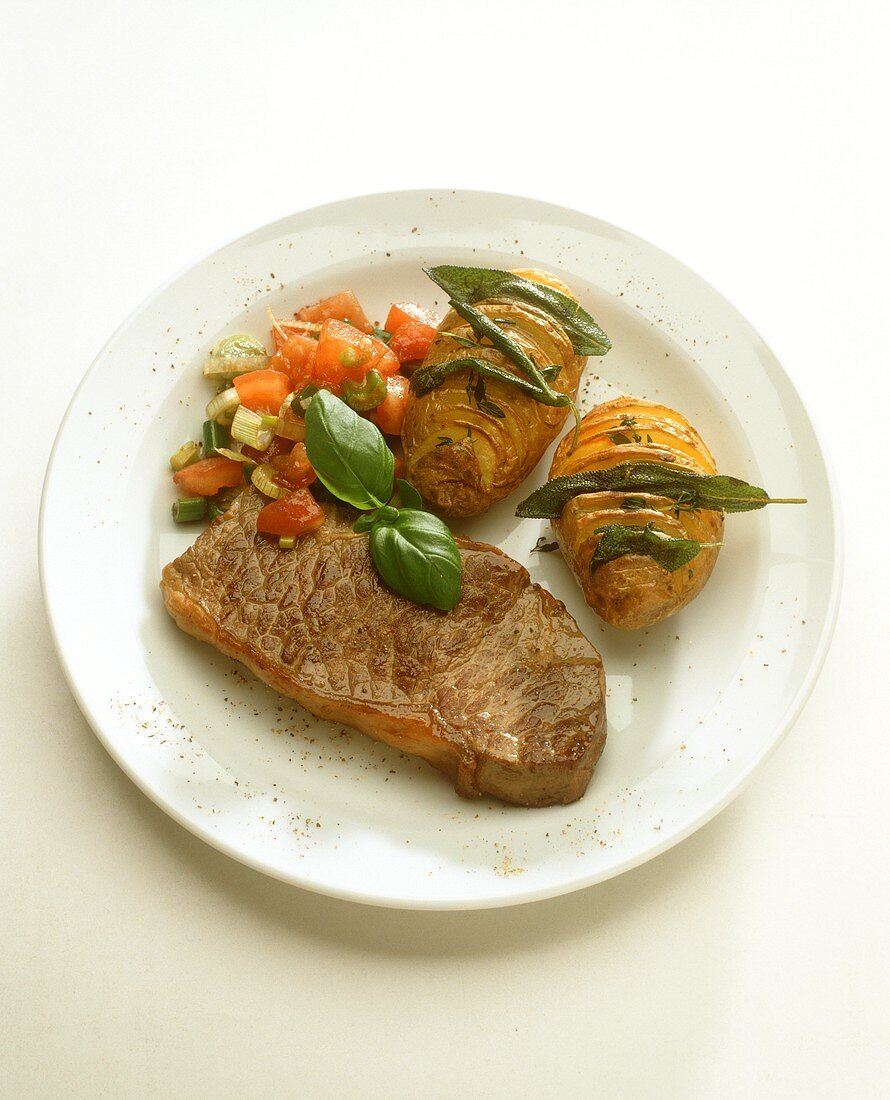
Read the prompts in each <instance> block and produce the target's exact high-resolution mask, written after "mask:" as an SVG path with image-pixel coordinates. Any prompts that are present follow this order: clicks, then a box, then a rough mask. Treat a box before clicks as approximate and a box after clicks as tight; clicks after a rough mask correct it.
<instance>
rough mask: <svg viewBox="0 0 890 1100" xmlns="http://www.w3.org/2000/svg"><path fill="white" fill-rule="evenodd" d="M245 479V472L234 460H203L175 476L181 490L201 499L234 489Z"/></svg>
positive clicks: (174, 478)
mask: <svg viewBox="0 0 890 1100" xmlns="http://www.w3.org/2000/svg"><path fill="white" fill-rule="evenodd" d="M243 479H244V470H243V469H242V466H241V463H240V462H236V461H235V460H234V458H203V459H201V461H200V462H193V463H192V464H191V466H186V467H184V469H182V470H180V471H179V472H178V473H175V474H174V475H173V480H174V481H175V482H176V484H177V485H178V486H179V487H180V489H183V490H184V491H185V492H186V493H193V494H194V495H196V496H199V497H212V496H213V495H214V494H215V493H218V492H219V490H220V489H232V488H234V487H235V486H236V485H240V484H241V482H242V481H243Z"/></svg>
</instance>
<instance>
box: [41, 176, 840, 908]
mask: <svg viewBox="0 0 890 1100" xmlns="http://www.w3.org/2000/svg"><path fill="white" fill-rule="evenodd" d="M405 196H425V197H431V198H437V199H438V198H441V199H443V200H446V199H448V198H455V197H458V198H461V199H469V200H472V199H476V198H484V199H488V200H495V201H501V200H505V201H507V202H513V203H516V202H519V203H528V204H530V205H532V206H534V207H537V208H546V209H548V210H549V211H550V212H551V213H552V214H554V215H562V216H564V217H569V218H573V219H577V218H581V219H583V220H587V221H593V222H598V223H599V224H600V225H603V226H606V227H608V228H609V229H613V230H615V231H616V232H618V233H620V234H621V235H622V236H623V237H624V238H626V239H630V240H636V241H639V242H640V243H641V244H643V245H644V246H645V247H646V248H648V249H653V250H655V251H656V252H657V253H659V254H660V255H662V256H664V257H666V258H667V259H669V260H670V261H671V262H672V263H674V264H676V265H678V266H679V267H682V268H684V269H685V270H686V271H689V272H691V273H692V274H693V275H694V276H695V277H696V278H697V279H698V280H699V281H700V282H702V283H703V284H705V285H706V286H707V287H709V288H710V289H711V290H712V291H713V292H714V293H715V294H717V295H718V296H719V297H720V298H721V299H722V300H723V302H724V303H726V304H727V305H728V306H729V307H730V308H731V309H732V310H733V311H734V312H735V313H736V314H737V315H738V316H739V317H740V318H742V319H743V320H744V322H745V323H746V324H747V325H748V327H749V328H750V329H751V332H752V333H753V334H754V335H755V336H756V337H757V339H758V340H759V341H760V342H761V343H762V344H763V346H764V347H765V348H766V349H767V351H768V352H769V354H770V356H771V358H772V360H773V361H774V362H775V364H776V366H777V367H778V369H779V371H780V372H781V373H782V374H783V375H784V376H785V378H786V379H787V381H788V382H789V384H790V385H791V387H792V389H793V391H794V392H795V394H796V396H797V398H798V400H799V401H800V405H801V408H802V410H803V412H804V414H805V416H806V418H807V420H808V421H809V425H810V427H811V429H812V432H813V438H814V442H815V444H816V448H817V452H818V458H819V459H820V460H821V462H822V465H823V468H824V471H825V478H826V482H827V486H828V494H829V505H830V511H831V518H832V529H833V541H832V558H833V563H832V575H831V587H830V591H829V593H828V600H827V606H826V615H825V620H824V623H823V626H822V630H821V633H820V636H819V638H818V641H817V643H816V647H815V651H814V653H815V655H814V658H813V660H812V661H811V662H810V665H809V668H808V669H807V672H806V675H805V676H804V678H803V680H802V682H801V684H800V686H799V687H798V689H797V691H796V693H795V694H794V696H793V697H792V698H791V700H790V701H789V703H788V705H787V707H786V709H785V712H784V713H783V715H782V716H781V718H780V719H779V721H778V723H777V726H776V733H775V735H774V736H773V737H772V739H771V740H770V741H769V743H768V744H766V745H765V746H764V747H763V749H762V750H761V751H760V752H759V753H758V754H757V755H755V756H754V757H753V758H752V759H751V761H750V762H749V764H748V765H747V767H746V768H745V770H744V771H742V772H741V773H740V774H739V775H738V777H737V778H736V779H735V781H734V783H733V784H732V785H731V786H730V788H729V789H728V790H727V791H725V792H724V793H723V794H722V795H721V796H720V797H718V798H715V799H714V800H713V801H712V802H711V803H709V804H707V805H706V806H705V807H704V808H703V809H702V810H701V811H700V812H699V813H698V814H695V815H694V816H693V817H692V818H691V819H690V820H689V821H688V822H687V824H686V825H685V826H684V827H683V828H681V829H679V830H678V831H676V832H674V833H671V834H670V835H669V836H667V837H666V838H664V839H661V840H657V841H655V842H654V843H653V844H651V845H650V846H648V847H645V848H643V849H641V850H639V851H637V852H635V853H632V854H630V855H628V856H627V857H626V858H624V859H622V860H619V861H618V862H617V863H615V864H611V865H609V866H608V867H607V868H604V869H602V870H600V871H594V872H592V873H589V874H587V875H580V876H578V877H576V878H573V879H572V880H571V881H568V882H565V881H563V882H560V883H557V884H554V885H552V886H542V887H537V888H531V889H525V890H523V889H521V888H517V889H516V890H515V891H513V892H510V893H508V894H498V895H491V896H485V897H472V898H468V899H452V900H448V899H442V898H430V899H422V898H418V897H415V896H411V897H406V896H398V895H396V894H391V895H380V894H368V893H366V892H365V891H362V890H357V889H356V890H353V889H349V888H342V887H337V886H329V885H327V884H323V883H319V882H317V881H315V880H313V879H311V878H307V877H305V876H301V875H300V874H299V873H298V872H297V871H296V870H295V869H294V870H293V871H291V872H288V871H286V870H285V869H283V868H281V867H279V866H277V865H275V864H274V863H272V862H271V861H269V860H266V859H264V858H263V857H262V856H261V855H259V854H256V853H254V852H251V851H248V850H245V849H243V848H238V847H237V846H235V845H234V844H232V843H230V842H229V841H227V840H226V839H225V838H224V837H222V836H220V835H218V834H216V833H214V832H213V831H212V830H210V829H209V828H207V827H206V826H205V825H204V824H203V822H201V821H200V820H199V819H196V818H191V817H188V816H187V815H185V814H184V813H182V812H181V811H180V809H179V808H178V806H177V805H176V804H175V803H174V802H173V801H172V800H171V799H170V798H168V797H166V796H165V795H164V793H163V792H162V791H160V790H156V789H155V788H154V787H152V786H151V785H150V784H149V783H148V782H147V780H146V779H145V778H144V777H143V775H142V774H141V773H140V772H139V771H138V770H137V769H135V768H134V767H131V766H130V764H129V762H128V761H127V760H126V758H125V757H124V755H123V753H122V752H120V751H119V750H118V748H117V745H116V743H115V740H114V739H113V738H112V737H111V736H110V735H107V734H106V733H105V731H104V729H103V725H102V722H101V721H100V720H99V717H98V715H97V714H96V713H94V710H93V708H92V707H91V706H90V703H89V702H88V700H87V699H86V698H85V697H84V696H83V694H82V692H81V690H80V688H79V686H78V684H77V681H76V679H75V676H74V673H73V671H72V669H71V666H70V664H69V661H68V659H67V655H66V652H65V650H64V647H63V645H62V640H61V638H60V635H59V631H58V626H57V622H56V618H55V615H54V612H53V607H52V602H51V600H50V599H49V597H48V588H49V585H48V579H47V558H46V546H47V542H48V537H49V536H48V531H47V516H46V513H47V508H48V499H49V497H50V493H51V484H52V479H53V469H54V466H55V463H56V460H57V458H58V452H59V447H60V443H61V440H62V437H63V435H64V432H65V428H66V425H67V423H68V420H69V418H70V416H71V415H72V411H73V409H74V407H75V405H76V403H77V399H78V397H79V395H80V392H81V390H82V389H83V388H84V386H85V385H86V383H87V381H88V380H89V378H90V377H91V376H92V374H93V372H94V371H95V370H96V369H97V368H98V366H99V364H100V362H101V361H102V359H103V358H104V356H105V354H106V352H107V350H108V349H109V347H110V346H111V345H112V344H113V343H114V341H115V340H116V339H117V337H118V335H119V334H120V333H121V332H122V331H123V330H124V329H126V328H127V326H128V325H129V324H130V322H131V321H133V320H134V319H135V318H136V317H138V316H139V315H140V314H141V313H142V312H143V311H144V310H145V309H147V308H148V307H150V305H151V304H152V302H154V301H155V299H157V298H158V297H160V296H161V295H162V294H163V293H164V292H165V291H166V290H167V289H168V288H169V287H170V286H172V285H173V284H174V283H176V282H177V281H178V280H179V279H180V278H181V277H182V276H184V275H186V274H187V273H188V272H189V271H191V270H192V269H193V268H195V267H197V266H198V265H199V264H201V263H203V262H204V261H205V260H208V259H210V258H212V257H213V256H215V255H216V254H217V253H219V252H222V251H224V250H226V249H229V248H232V247H234V246H236V245H238V244H239V243H240V242H242V241H245V240H247V239H248V238H250V237H253V236H255V235H256V234H258V233H262V234H268V233H271V232H273V231H274V230H275V229H276V228H277V227H278V226H283V225H284V224H285V223H288V222H290V221H291V220H292V219H293V218H295V217H299V216H307V215H321V214H322V213H323V212H324V211H329V210H332V209H335V208H337V207H343V206H350V205H352V204H354V203H357V202H367V201H369V200H383V201H386V200H390V201H393V200H398V199H400V198H404V197H405ZM844 556H845V539H844V526H843V513H842V506H841V502H840V494H839V492H838V484H837V477H836V474H835V470H834V466H833V463H832V460H831V457H830V452H829V450H828V449H827V447H826V445H825V435H824V433H823V431H822V427H821V421H820V418H819V416H818V415H815V414H814V413H813V410H812V406H811V405H810V403H809V402H808V400H807V397H806V384H805V383H804V384H803V385H801V382H800V379H799V377H798V376H797V375H796V373H795V371H794V370H789V369H788V368H787V367H786V366H785V364H784V363H783V362H782V361H781V360H779V358H778V357H777V356H776V355H775V354H774V353H773V352H772V349H771V348H770V346H769V344H768V343H767V342H766V341H765V340H764V339H763V337H762V336H761V335H760V333H759V331H758V330H757V329H756V328H755V327H754V326H753V325H752V324H751V322H750V321H749V320H748V319H747V317H746V316H745V315H744V314H742V313H741V311H740V310H739V309H738V308H737V307H736V306H735V305H734V304H733V303H732V302H731V301H730V299H728V298H727V297H726V296H725V295H724V294H723V293H722V291H720V290H719V289H718V288H717V287H716V286H715V285H714V284H713V283H712V282H710V280H708V279H705V278H704V277H703V276H701V275H700V274H699V273H698V271H696V270H695V269H694V268H691V267H690V266H689V265H688V264H686V263H684V262H683V261H682V260H679V259H677V258H676V257H675V256H674V255H673V254H672V253H669V252H667V251H666V250H665V249H663V248H661V247H660V246H659V245H657V244H653V243H652V242H651V241H649V240H646V239H645V238H642V237H639V236H637V235H636V234H634V233H632V232H629V231H627V230H625V229H623V228H621V227H620V226H616V225H614V224H612V223H610V222H606V221H604V220H603V219H602V218H599V217H597V216H596V215H594V214H589V213H587V212H585V211H582V210H577V209H575V208H574V207H569V206H564V205H562V204H559V203H552V202H549V201H547V200H543V199H539V198H535V197H532V196H529V195H520V194H515V193H510V192H502V191H487V190H480V189H475V188H470V189H465V188H408V189H396V190H390V191H378V192H368V193H363V194H356V195H351V196H348V197H345V198H340V199H336V200H333V201H331V202H327V203H321V204H318V205H316V206H311V207H307V208H305V209H298V210H294V211H291V212H290V213H288V214H285V215H283V216H281V217H279V218H275V219H273V220H272V221H270V222H267V223H265V224H263V225H259V226H255V227H254V228H252V229H249V230H247V231H246V232H244V233H241V234H239V235H237V236H235V237H233V238H231V239H230V240H228V241H225V242H223V243H222V244H219V245H217V246H215V247H213V248H210V249H208V250H205V251H204V252H202V253H201V254H200V255H198V256H197V257H195V258H193V259H192V260H190V261H189V262H187V263H186V264H184V265H183V266H181V267H180V268H178V269H177V270H176V271H175V272H174V273H173V274H172V275H170V276H169V277H168V278H167V279H165V280H164V281H163V282H162V283H160V284H159V285H158V286H156V287H155V288H154V289H153V290H151V291H150V292H149V293H148V294H147V295H146V296H145V297H144V298H143V299H142V300H141V301H139V302H138V303H137V304H136V305H135V307H134V308H133V309H132V310H131V311H130V312H129V313H128V314H127V315H126V316H125V317H124V318H123V320H121V322H120V323H119V324H118V325H117V326H116V328H115V329H114V330H113V332H112V333H111V334H110V335H109V336H108V338H107V339H106V341H105V342H104V343H103V345H102V346H101V348H100V349H99V350H98V352H97V353H96V355H95V356H94V358H93V360H92V362H91V363H90V365H89V367H88V368H87V369H86V371H85V372H84V374H83V376H82V377H81V379H80V381H79V382H78V384H77V386H76V387H75V389H74V390H73V392H72V394H71V397H70V398H69V401H68V404H67V407H66V409H65V412H64V414H63V416H62V419H61V421H60V422H59V426H58V428H57V430H56V433H55V436H54V438H53V443H52V447H51V448H50V452H49V457H48V459H47V464H46V469H45V472H44V478H43V486H42V490H41V496H40V507H39V513H38V526H37V559H38V572H39V577H40V589H41V597H42V602H43V606H44V610H45V613H46V618H47V623H48V625H49V630H50V636H51V638H52V642H53V647H54V649H55V652H56V656H57V658H58V661H59V664H60V665H61V668H62V672H63V674H64V677H65V680H66V682H67V684H68V687H69V689H70V690H71V693H72V695H73V696H74V699H75V702H76V703H77V705H78V708H79V709H80V711H81V714H82V715H83V717H84V718H85V719H86V721H87V723H88V725H89V726H90V728H91V729H92V731H93V733H94V734H95V735H96V737H97V738H98V740H99V742H100V743H101V744H102V745H103V747H104V748H105V750H106V752H107V753H108V754H109V756H111V758H112V759H113V760H114V761H115V763H116V764H117V765H118V767H120V768H121V770H122V771H123V772H124V774H125V775H126V776H127V777H128V778H129V779H130V780H131V782H133V783H134V784H135V785H136V787H137V788H138V789H139V790H140V791H142V793H143V794H145V795H147V796H148V798H149V799H150V800H151V801H152V802H154V803H155V805H157V806H158V807H159V808H160V809H161V810H163V811H164V813H166V814H167V815H168V816H169V817H171V818H172V819H173V820H174V821H176V822H177V824H179V825H181V826H182V827H184V828H185V829H187V830H188V831H189V832H190V833H192V834H194V835H195V836H197V837H198V838H199V839H201V840H203V841H204V842H205V843H207V844H209V845H211V846H212V847H213V848H215V849H217V850H218V851H220V852H222V853H223V854H225V855H227V856H229V857H231V858H233V859H235V860H237V861H238V862H239V863H242V864H244V865H245V866H248V867H250V868H251V869H252V870H254V871H259V872H261V873H263V874H266V875H268V876H270V877H271V878H274V879H277V880H278V881H280V882H285V883H287V884H289V885H292V886H298V887H300V888H301V889H305V890H309V891H311V892H313V893H317V894H321V895H323V896H327V897H333V898H337V899H339V900H344V901H350V902H356V903H360V904H365V905H373V906H375V907H381V908H392V909H405V910H417V911H439V912H447V911H452V912H453V911H463V910H467V911H469V910H477V909H488V908H505V907H507V906H512V905H524V904H529V903H531V902H535V901H543V900H546V899H548V898H553V897H559V896H562V895H563V894H569V893H574V892H575V891H578V890H584V889H587V888H589V887H591V886H595V885H597V884H599V883H601V882H606V881H608V880H609V879H611V878H615V877H617V876H618V875H622V874H624V873H625V872H627V871H630V870H632V869H633V868H635V867H639V866H641V865H642V864H644V863H647V862H648V861H649V860H651V859H654V858H655V857H657V856H659V855H661V854H663V853H664V852H666V851H668V850H670V849H671V848H673V847H674V846H675V845H677V844H680V843H681V842H682V841H684V840H686V839H687V838H688V837H689V836H691V835H692V834H693V833H694V832H697V831H698V830H699V829H700V828H702V826H704V825H706V824H707V823H708V822H709V821H711V820H712V819H713V818H714V817H716V816H717V814H719V813H720V812H721V811H722V810H724V809H725V808H726V807H727V806H728V805H729V804H730V803H731V802H732V801H733V800H734V799H735V798H737V797H738V795H739V794H741V792H742V791H743V790H744V789H745V787H746V786H747V784H748V783H749V782H750V780H751V777H752V776H753V775H754V773H755V772H756V771H757V770H758V769H759V768H760V767H761V766H762V765H763V764H764V763H765V762H766V761H767V760H768V759H769V757H770V756H771V755H772V754H773V753H774V752H775V751H776V749H777V748H778V747H779V745H780V744H782V742H783V741H784V740H785V738H786V737H787V736H788V734H789V732H790V731H791V729H792V727H793V726H794V724H795V722H796V721H797V719H798V717H799V716H800V713H801V711H802V710H803V708H804V706H805V705H806V703H807V701H808V699H809V697H810V695H811V694H812V692H813V689H814V687H815V685H816V682H817V680H818V678H819V676H820V674H821V672H822V669H823V667H824V665H825V660H826V658H827V656H828V651H829V649H830V647H831V641H832V638H833V636H834V631H835V627H836V624H837V618H838V613H839V609H840V601H841V595H842V590H843V577H844Z"/></svg>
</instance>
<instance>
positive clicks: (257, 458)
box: [241, 435, 294, 466]
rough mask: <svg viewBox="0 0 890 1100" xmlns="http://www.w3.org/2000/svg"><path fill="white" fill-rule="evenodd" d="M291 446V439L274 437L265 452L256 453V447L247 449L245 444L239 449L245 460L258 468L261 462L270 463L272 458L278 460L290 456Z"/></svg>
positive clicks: (292, 442)
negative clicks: (253, 463)
mask: <svg viewBox="0 0 890 1100" xmlns="http://www.w3.org/2000/svg"><path fill="white" fill-rule="evenodd" d="M293 445H294V441H293V440H292V439H285V438H284V436H282V435H276V436H274V437H273V439H272V442H271V443H270V444H269V446H268V448H267V449H266V450H265V451H258V450H257V449H256V447H249V446H248V445H247V444H246V443H245V444H244V446H243V447H242V448H241V453H242V454H243V455H244V456H245V458H249V459H250V461H251V462H255V463H256V464H257V465H258V466H259V465H260V463H261V462H271V461H272V459H273V458H278V457H279V456H280V455H287V454H290V452H291V450H292V449H293Z"/></svg>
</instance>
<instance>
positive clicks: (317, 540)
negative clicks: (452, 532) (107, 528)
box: [161, 488, 606, 806]
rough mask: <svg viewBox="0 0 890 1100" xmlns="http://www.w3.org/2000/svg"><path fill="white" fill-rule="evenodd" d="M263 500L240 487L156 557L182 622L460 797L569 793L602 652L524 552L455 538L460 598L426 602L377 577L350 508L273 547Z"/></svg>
mask: <svg viewBox="0 0 890 1100" xmlns="http://www.w3.org/2000/svg"><path fill="white" fill-rule="evenodd" d="M263 503H264V501H263V498H262V497H261V496H260V495H259V493H257V492H256V490H254V489H251V488H248V489H246V490H245V491H244V492H243V493H242V494H241V496H240V497H239V498H238V500H237V501H236V502H235V504H234V505H233V506H232V507H231V508H230V509H229V511H228V512H226V514H225V515H224V516H221V517H220V518H219V519H217V520H216V521H215V522H214V523H212V524H211V525H210V526H209V527H208V528H207V530H206V531H204V532H203V533H202V534H201V535H200V536H199V537H198V539H197V541H196V542H195V545H194V546H193V547H192V548H191V549H190V550H188V551H186V553H185V554H183V555H182V557H179V558H177V559H176V560H175V561H174V562H171V563H170V564H169V565H168V566H166V568H165V569H164V573H163V579H162V581H161V589H162V591H163V594H164V601H165V603H166V605H167V609H168V610H169V612H170V614H171V615H172V616H173V618H174V619H175V620H176V622H177V623H178V624H179V626H180V627H182V629H183V630H185V631H187V632H188V633H189V634H193V635H194V636H195V637H196V638H200V639H201V640H202V641H205V642H210V643H211V645H214V646H215V647H216V648H217V649H219V650H220V651H221V652H223V653H225V654H228V655H229V656H230V657H234V658H236V659H237V660H239V661H241V662H242V663H243V664H244V665H246V666H247V667H248V668H249V669H251V670H252V671H253V672H254V673H256V675H257V676H259V677H260V679H261V680H264V681H265V682H266V683H267V684H270V685H271V686H272V687H273V688H275V689H276V690H277V691H280V692H281V693H282V694H284V695H288V696H290V697H291V698H293V699H296V700H297V701H298V702H300V703H302V704H303V706H305V707H306V708H308V709H309V710H310V711H312V713H313V714H317V715H318V716H319V717H321V718H328V719H331V720H332V721H335V722H340V723H344V724H346V725H349V726H354V727H355V728H356V729H359V730H361V731H362V732H363V733H367V734H369V735H370V736H371V737H374V738H376V739H377V740H379V741H385V742H386V743H387V744H390V745H394V746H395V747H396V748H399V749H401V750H402V751H404V752H406V753H413V754H414V755H416V756H422V757H423V758H424V760H426V761H428V762H429V763H430V764H432V765H433V767H435V768H438V769H439V770H440V771H443V772H445V774H446V775H448V776H449V777H450V779H451V780H452V781H453V783H454V786H455V789H456V790H457V792H458V794H461V795H464V796H465V797H474V796H477V795H479V794H483V793H484V794H490V795H495V796H496V797H498V798H502V799H504V800H506V801H507V802H516V803H519V804H521V805H524V806H548V805H552V804H553V803H566V802H573V801H575V799H577V798H580V797H581V795H582V794H583V793H584V791H585V789H586V787H587V784H588V782H589V781H590V776H591V774H592V772H593V768H594V765H595V764H596V761H597V759H598V758H599V755H600V753H601V752H602V749H603V743H604V741H605V737H606V721H605V706H604V700H603V695H604V680H603V667H602V661H601V660H600V656H599V653H597V651H596V649H595V648H594V647H593V645H592V644H591V643H590V642H589V641H588V640H587V639H586V638H585V637H584V635H583V634H582V633H581V631H580V630H579V629H578V627H577V625H576V623H575V621H574V620H573V619H572V617H571V616H570V615H569V613H568V611H566V609H565V607H564V606H563V605H562V604H561V603H560V602H559V601H558V600H556V599H554V597H553V596H551V595H550V593H549V592H546V591H544V589H542V588H539V587H538V585H536V584H532V583H531V580H530V578H529V575H528V573H527V571H526V570H525V569H523V567H522V566H521V565H519V564H518V563H517V562H515V561H513V559H512V558H509V557H507V555H506V554H503V553H501V551H499V550H497V549H495V548H494V547H491V546H486V545H484V544H482V543H476V542H470V541H468V540H466V539H458V545H459V546H460V552H461V557H462V560H463V589H462V596H461V600H460V602H459V603H458V604H457V606H456V607H455V608H454V610H453V611H450V612H447V613H444V612H441V611H435V610H433V609H431V608H426V607H419V606H417V605H416V604H413V603H411V602H409V601H408V600H405V599H403V598H402V597H400V596H397V595H395V594H394V593H393V592H391V591H390V590H389V589H388V588H387V587H386V586H385V585H384V583H383V582H382V581H381V580H380V578H379V576H378V574H377V572H376V570H375V568H374V565H373V563H372V561H371V556H370V553H369V551H368V539H367V536H366V535H356V534H354V533H353V531H352V527H351V525H352V521H353V519H354V514H352V513H350V512H349V511H348V510H347V509H344V508H340V507H339V506H330V507H328V509H327V516H326V521H325V524H324V526H323V527H322V528H321V529H320V530H319V531H317V532H315V533H314V534H310V535H305V536H303V537H302V538H301V539H299V540H298V542H297V546H296V548H295V549H293V550H279V548H278V545H277V543H275V542H274V541H271V540H269V539H267V538H264V537H263V536H261V535H257V533H256V516H257V512H258V511H259V509H260V508H261V507H262V505H263Z"/></svg>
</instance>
